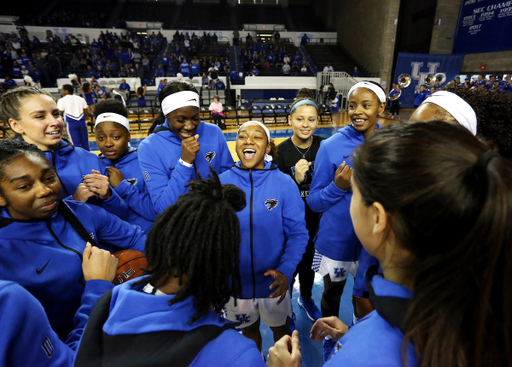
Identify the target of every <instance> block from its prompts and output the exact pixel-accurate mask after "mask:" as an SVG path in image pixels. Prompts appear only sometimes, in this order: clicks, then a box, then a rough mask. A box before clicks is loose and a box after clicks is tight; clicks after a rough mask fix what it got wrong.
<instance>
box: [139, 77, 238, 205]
mask: <svg viewBox="0 0 512 367" xmlns="http://www.w3.org/2000/svg"><path fill="white" fill-rule="evenodd" d="M158 99H159V101H160V105H161V107H162V112H160V114H159V115H158V116H157V117H156V118H155V121H154V122H153V125H152V126H151V128H150V130H149V132H150V135H149V136H148V137H147V138H146V139H144V140H143V141H142V142H141V143H140V145H139V162H140V167H141V169H142V174H143V176H144V180H145V182H146V185H147V187H148V189H149V193H150V195H151V200H152V201H153V206H154V208H155V210H156V211H157V212H158V213H161V212H162V211H164V209H165V208H167V207H168V206H169V205H171V204H173V203H174V202H175V201H176V199H177V198H178V196H180V195H182V194H184V193H186V192H187V190H188V189H187V188H186V187H185V185H186V184H188V183H189V182H190V181H191V180H195V179H196V172H198V173H199V174H200V175H201V176H202V177H208V174H209V172H210V167H212V168H213V169H214V170H215V171H216V172H217V173H219V174H220V173H222V172H224V171H226V170H228V169H229V168H230V167H231V165H232V164H233V158H232V156H231V153H230V152H229V149H228V145H227V143H226V140H225V139H224V135H223V134H222V131H221V130H220V128H219V127H218V126H215V125H212V124H207V123H205V122H202V121H201V120H200V118H199V94H198V93H197V90H196V89H195V88H194V86H193V85H192V84H190V83H186V82H178V81H176V82H171V83H167V84H166V86H165V87H164V88H163V89H162V91H161V92H160V94H159V95H158Z"/></svg>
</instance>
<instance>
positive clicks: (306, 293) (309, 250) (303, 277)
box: [290, 239, 315, 299]
mask: <svg viewBox="0 0 512 367" xmlns="http://www.w3.org/2000/svg"><path fill="white" fill-rule="evenodd" d="M314 256H315V244H314V243H313V241H311V239H310V240H309V241H308V244H307V246H306V252H304V255H302V260H301V261H300V263H299V265H298V266H297V270H296V271H295V274H293V280H292V284H291V286H290V289H292V290H293V283H294V282H295V276H296V275H297V274H299V282H300V296H301V297H302V298H303V299H310V298H311V296H312V293H311V292H312V289H313V283H314V282H315V272H314V271H313V269H311V265H312V264H313V257H314Z"/></svg>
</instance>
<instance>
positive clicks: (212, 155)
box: [204, 152, 216, 163]
mask: <svg viewBox="0 0 512 367" xmlns="http://www.w3.org/2000/svg"><path fill="white" fill-rule="evenodd" d="M215 155H216V153H215V152H208V153H206V154H205V155H204V159H206V160H207V161H208V163H212V161H213V158H215Z"/></svg>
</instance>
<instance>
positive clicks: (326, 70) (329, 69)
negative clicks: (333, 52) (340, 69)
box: [324, 66, 334, 73]
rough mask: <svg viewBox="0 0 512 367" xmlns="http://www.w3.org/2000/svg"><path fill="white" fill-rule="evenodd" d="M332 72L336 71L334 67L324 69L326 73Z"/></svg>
mask: <svg viewBox="0 0 512 367" xmlns="http://www.w3.org/2000/svg"><path fill="white" fill-rule="evenodd" d="M332 71H334V69H333V67H332V66H326V67H325V68H324V73H328V72H332Z"/></svg>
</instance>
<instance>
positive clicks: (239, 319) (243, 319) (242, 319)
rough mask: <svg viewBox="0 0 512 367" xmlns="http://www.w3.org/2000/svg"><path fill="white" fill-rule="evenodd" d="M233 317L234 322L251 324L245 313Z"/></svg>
mask: <svg viewBox="0 0 512 367" xmlns="http://www.w3.org/2000/svg"><path fill="white" fill-rule="evenodd" d="M235 317H236V321H237V322H239V323H240V324H247V323H248V322H251V316H250V315H247V314H246V313H243V314H238V315H235Z"/></svg>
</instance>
